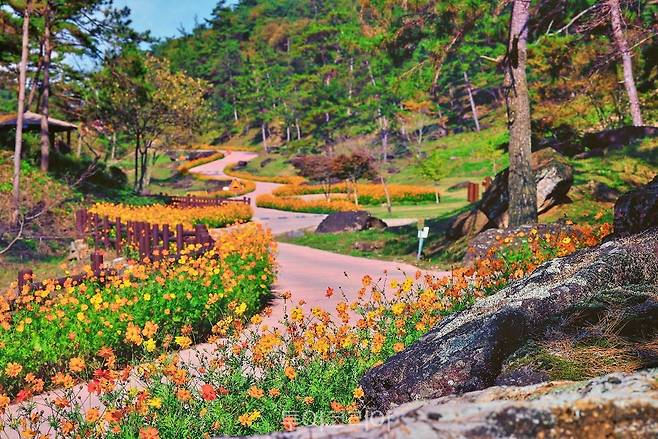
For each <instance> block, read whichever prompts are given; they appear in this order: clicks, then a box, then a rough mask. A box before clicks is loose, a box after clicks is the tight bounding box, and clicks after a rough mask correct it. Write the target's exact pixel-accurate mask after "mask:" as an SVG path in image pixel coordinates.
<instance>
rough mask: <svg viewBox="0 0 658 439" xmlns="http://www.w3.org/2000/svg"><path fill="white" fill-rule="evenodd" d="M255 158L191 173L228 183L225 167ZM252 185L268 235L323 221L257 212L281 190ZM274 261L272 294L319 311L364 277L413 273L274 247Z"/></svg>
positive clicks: (233, 156) (276, 304) (239, 156)
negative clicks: (260, 197)
mask: <svg viewBox="0 0 658 439" xmlns="http://www.w3.org/2000/svg"><path fill="white" fill-rule="evenodd" d="M256 157H257V155H256V154H254V153H251V152H229V153H227V154H226V156H225V157H224V158H223V159H221V160H217V161H214V162H210V163H206V164H204V165H201V166H197V167H196V168H193V169H191V171H190V172H195V173H198V174H205V175H210V176H215V177H227V178H230V177H229V176H227V175H226V174H225V173H224V168H225V167H226V166H228V165H229V164H232V163H237V162H239V161H249V160H253V159H254V158H256ZM255 183H256V190H255V191H254V192H251V193H250V194H247V195H248V196H250V197H251V202H252V207H253V208H254V218H253V219H254V221H257V222H259V223H261V224H263V225H265V226H267V227H269V228H270V229H272V232H273V233H274V234H275V235H278V234H281V233H285V232H290V231H294V230H300V229H309V228H315V227H317V225H318V224H319V223H320V222H321V221H322V219H323V218H324V217H325V216H326V215H319V214H303V213H302V214H300V213H295V212H286V211H282V210H275V209H264V208H261V207H257V206H256V204H255V203H256V201H255V200H256V197H257V196H258V195H261V194H267V193H271V192H272V191H273V190H274V189H275V188H276V187H278V186H280V185H279V184H276V183H264V182H255ZM413 238H414V237H410V239H413ZM277 261H278V264H279V272H278V279H277V282H276V284H275V285H274V292H275V293H282V292H286V291H290V292H291V293H292V297H293V300H300V299H303V300H304V301H305V302H306V303H307V304H308V306H321V307H322V308H324V309H325V310H327V311H330V310H333V309H335V305H336V304H337V303H338V302H339V301H340V300H342V296H343V295H344V296H345V297H347V298H348V299H350V300H351V299H354V298H355V297H356V294H357V293H358V291H359V289H360V288H361V279H362V277H363V276H364V275H366V274H367V275H370V276H371V277H372V278H373V279H374V280H375V281H376V280H378V279H380V278H381V279H383V278H384V277H385V278H386V279H388V280H392V279H398V280H400V279H403V278H404V277H405V275H407V276H411V275H413V274H414V273H416V271H417V270H418V268H416V267H414V266H413V265H410V264H406V263H402V262H395V261H380V260H376V259H367V258H358V257H353V256H346V255H341V254H337V253H331V252H327V251H322V250H317V249H313V248H310V247H303V246H298V245H292V244H286V243H279V244H278V256H277ZM434 274H436V275H446V274H448V273H446V272H437V273H434ZM327 288H333V289H334V291H335V294H334V295H333V296H332V297H331V298H327V297H326V296H325V293H326V291H327ZM341 292H342V293H343V294H341ZM276 296H277V297H275V299H274V301H273V303H272V307H273V313H272V316H271V317H270V319H269V322H267V323H269V324H275V323H276V322H277V321H278V320H279V319H280V318H281V317H282V316H283V312H284V309H283V305H282V304H283V302H282V301H281V300H279V299H278V296H279V294H276ZM309 309H310V308H309Z"/></svg>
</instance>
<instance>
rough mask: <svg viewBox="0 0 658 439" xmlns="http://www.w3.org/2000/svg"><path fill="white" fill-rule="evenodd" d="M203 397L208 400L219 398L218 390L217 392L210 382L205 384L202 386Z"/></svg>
mask: <svg viewBox="0 0 658 439" xmlns="http://www.w3.org/2000/svg"><path fill="white" fill-rule="evenodd" d="M201 398H203V399H204V400H206V401H212V400H214V399H217V392H215V389H214V388H213V386H211V385H210V384H204V385H203V386H201Z"/></svg>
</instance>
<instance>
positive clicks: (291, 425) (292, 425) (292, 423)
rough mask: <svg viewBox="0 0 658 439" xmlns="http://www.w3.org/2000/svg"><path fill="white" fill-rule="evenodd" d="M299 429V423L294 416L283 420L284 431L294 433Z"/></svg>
mask: <svg viewBox="0 0 658 439" xmlns="http://www.w3.org/2000/svg"><path fill="white" fill-rule="evenodd" d="M296 428H297V421H296V420H295V418H294V417H292V416H286V417H285V418H283V429H284V430H285V431H294V430H295V429H296Z"/></svg>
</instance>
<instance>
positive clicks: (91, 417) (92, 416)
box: [85, 407, 101, 424]
mask: <svg viewBox="0 0 658 439" xmlns="http://www.w3.org/2000/svg"><path fill="white" fill-rule="evenodd" d="M100 417H101V412H100V410H98V409H97V408H96V407H92V408H90V409H89V410H87V413H85V421H87V422H89V423H91V424H93V423H95V422H96V421H98V420H99V419H100Z"/></svg>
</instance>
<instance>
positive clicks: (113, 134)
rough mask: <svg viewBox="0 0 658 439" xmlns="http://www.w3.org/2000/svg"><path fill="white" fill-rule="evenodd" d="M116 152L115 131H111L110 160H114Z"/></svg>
mask: <svg viewBox="0 0 658 439" xmlns="http://www.w3.org/2000/svg"><path fill="white" fill-rule="evenodd" d="M116 153H117V133H115V132H113V133H112V150H111V151H110V161H114V158H115V156H116Z"/></svg>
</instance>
